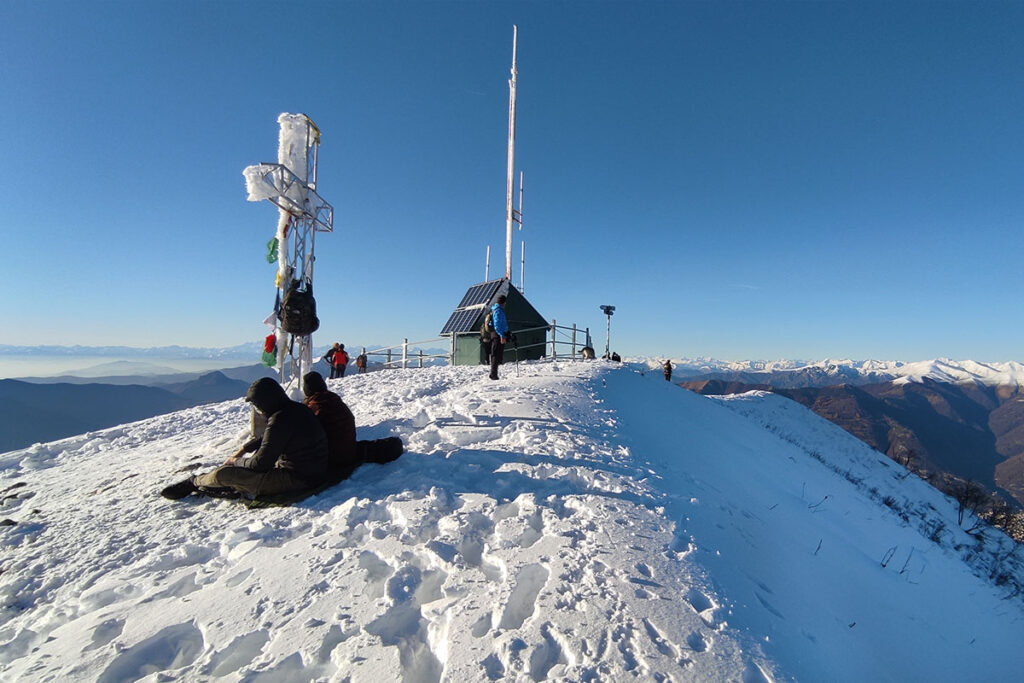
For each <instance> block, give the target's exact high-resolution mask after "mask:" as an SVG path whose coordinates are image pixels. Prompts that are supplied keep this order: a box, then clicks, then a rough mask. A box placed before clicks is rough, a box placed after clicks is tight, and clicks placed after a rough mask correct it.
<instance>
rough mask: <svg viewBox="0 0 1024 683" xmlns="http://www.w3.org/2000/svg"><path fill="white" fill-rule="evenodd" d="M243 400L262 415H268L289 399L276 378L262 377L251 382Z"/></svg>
mask: <svg viewBox="0 0 1024 683" xmlns="http://www.w3.org/2000/svg"><path fill="white" fill-rule="evenodd" d="M245 400H246V401H248V402H249V403H252V404H253V405H254V406H256V409H257V410H259V411H260V412H261V413H263V414H264V415H267V416H270V415H273V414H274V413H276V412H277V411H279V410H281V409H282V408H284V407H285V406H286V405H288V402H289V401H290V400H291V399H289V398H288V394H286V393H284V389H282V388H281V385H280V384H278V383H277V381H276V380H274V379H271V378H270V377H263V378H261V379H258V380H256V381H255V382H253V383H252V385H251V386H250V387H249V391H247V392H246V393H245Z"/></svg>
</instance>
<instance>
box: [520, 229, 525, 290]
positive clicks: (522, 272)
mask: <svg viewBox="0 0 1024 683" xmlns="http://www.w3.org/2000/svg"><path fill="white" fill-rule="evenodd" d="M521 246H522V248H523V255H522V263H521V264H520V266H519V291H520V292H523V293H526V242H525V241H524V242H523V243H522V245H521Z"/></svg>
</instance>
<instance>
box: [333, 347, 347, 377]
mask: <svg viewBox="0 0 1024 683" xmlns="http://www.w3.org/2000/svg"><path fill="white" fill-rule="evenodd" d="M335 346H337V347H338V348H336V349H335V350H334V356H333V357H332V359H331V379H337V378H338V377H344V376H345V368H347V367H348V351H346V350H345V345H344V344H335Z"/></svg>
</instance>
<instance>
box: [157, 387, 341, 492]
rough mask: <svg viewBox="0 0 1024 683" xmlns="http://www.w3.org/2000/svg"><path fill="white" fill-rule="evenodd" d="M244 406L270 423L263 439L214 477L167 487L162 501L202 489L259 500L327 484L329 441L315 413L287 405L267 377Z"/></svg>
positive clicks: (243, 450)
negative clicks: (260, 497) (222, 490)
mask: <svg viewBox="0 0 1024 683" xmlns="http://www.w3.org/2000/svg"><path fill="white" fill-rule="evenodd" d="M245 400H246V401H248V402H249V403H252V405H253V407H255V408H256V410H258V411H260V412H261V413H262V414H263V415H265V416H266V417H267V426H266V429H265V430H264V432H263V435H262V436H259V437H256V438H254V439H251V440H250V441H248V442H247V443H246V444H245V445H244V446H242V447H241V448H240V449H239V450H238V452H237V453H235V454H234V455H232V456H231V457H230V458H228V459H227V461H225V463H224V464H223V465H222V466H221V467H218V468H217V469H215V470H213V471H212V472H208V473H206V474H200V475H197V476H194V477H190V478H189V479H186V480H185V481H182V482H179V483H177V484H173V485H171V486H168V487H167V488H165V489H164V490H163V491H161V495H162V496H163V497H165V498H171V499H173V500H176V499H179V498H184V497H185V496H187V495H189V494H191V493H193V492H195V491H196V490H197V489H200V488H204V489H233V490H235V491H237V492H239V493H241V494H242V495H244V496H247V497H250V498H255V497H257V496H261V495H274V494H279V493H296V492H299V491H303V490H307V489H312V488H315V487H316V486H318V485H319V484H320V483H321V482H322V481H323V480H324V478H325V477H326V475H327V452H328V451H327V435H326V433H325V432H324V430H323V427H321V426H320V421H319V420H318V419H317V417H316V415H314V414H313V411H312V410H310V409H309V408H307V407H306V406H304V405H302V404H301V403H296V402H295V401H292V400H291V399H289V398H288V395H287V394H286V393H285V391H284V389H282V388H281V385H280V384H278V383H277V382H276V381H275V380H273V379H271V378H269V377H264V378H262V379H259V380H257V381H255V382H253V383H252V385H251V386H250V387H249V391H248V392H247V393H246V395H245ZM250 453H251V455H247V454H250Z"/></svg>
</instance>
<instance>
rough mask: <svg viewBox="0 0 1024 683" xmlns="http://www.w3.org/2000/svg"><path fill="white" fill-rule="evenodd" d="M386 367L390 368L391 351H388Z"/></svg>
mask: <svg viewBox="0 0 1024 683" xmlns="http://www.w3.org/2000/svg"><path fill="white" fill-rule="evenodd" d="M386 367H388V368H390V367H391V349H388V362H387V366H386Z"/></svg>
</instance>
